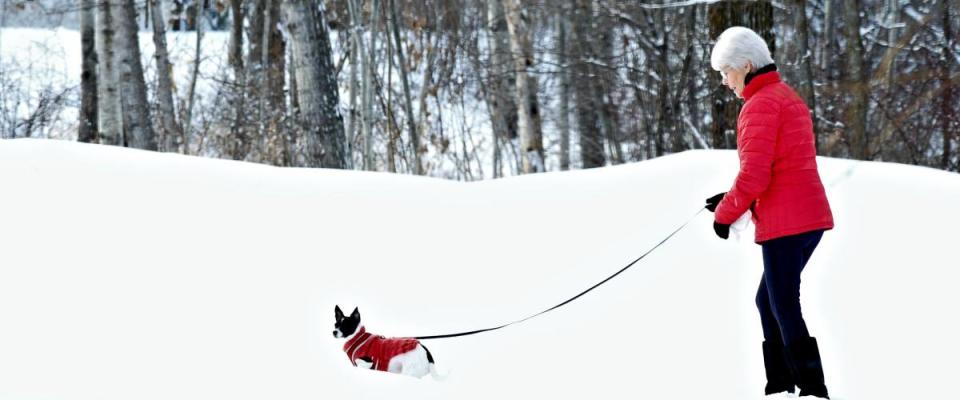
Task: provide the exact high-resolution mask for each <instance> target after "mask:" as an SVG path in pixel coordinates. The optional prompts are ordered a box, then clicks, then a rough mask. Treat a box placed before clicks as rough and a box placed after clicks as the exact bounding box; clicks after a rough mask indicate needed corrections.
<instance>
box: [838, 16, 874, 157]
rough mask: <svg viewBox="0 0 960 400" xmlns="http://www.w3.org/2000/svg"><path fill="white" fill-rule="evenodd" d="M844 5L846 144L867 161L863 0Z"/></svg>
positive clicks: (869, 153) (857, 155)
mask: <svg viewBox="0 0 960 400" xmlns="http://www.w3.org/2000/svg"><path fill="white" fill-rule="evenodd" d="M843 6H844V25H843V26H844V36H845V40H846V43H847V44H846V47H847V48H846V51H845V53H846V56H847V68H848V73H847V79H845V82H844V84H845V86H846V88H847V90H846V92H847V93H849V95H850V97H851V99H850V103H849V105H848V106H847V107H846V118H845V120H846V129H847V141H848V143H849V144H850V155H851V156H852V157H853V158H854V159H858V160H867V159H870V157H871V150H870V137H869V136H868V135H867V106H868V103H867V101H868V99H867V95H868V94H867V89H868V87H867V85H868V82H867V71H866V65H865V63H864V56H865V54H864V50H863V43H862V42H861V41H860V0H845V1H844V2H843Z"/></svg>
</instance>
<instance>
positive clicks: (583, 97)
mask: <svg viewBox="0 0 960 400" xmlns="http://www.w3.org/2000/svg"><path fill="white" fill-rule="evenodd" d="M592 3H593V2H592V0H577V1H576V3H575V5H574V12H573V18H574V19H573V30H572V32H571V33H572V36H573V37H572V39H573V43H571V44H572V46H571V48H570V62H572V63H573V64H572V65H571V67H570V70H571V71H572V72H573V76H572V78H573V91H574V94H575V96H576V106H575V108H576V114H577V131H578V132H579V133H580V154H581V156H580V158H581V160H582V163H583V168H584V169H586V168H596V167H602V166H604V165H605V164H606V157H605V155H604V152H603V136H602V135H601V133H602V131H601V130H600V128H599V124H598V119H597V110H599V104H596V96H595V95H594V93H593V87H592V85H593V83H594V82H593V77H592V76H591V75H592V74H591V71H592V70H591V68H590V65H589V64H588V63H587V59H588V58H591V56H592V53H591V50H590V39H589V38H590V37H591V35H592V34H593V32H594V30H593V8H592Z"/></svg>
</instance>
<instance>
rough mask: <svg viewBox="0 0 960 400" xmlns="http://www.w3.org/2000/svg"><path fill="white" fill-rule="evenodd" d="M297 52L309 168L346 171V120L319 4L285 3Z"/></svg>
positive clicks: (291, 0)
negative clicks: (341, 110)
mask: <svg viewBox="0 0 960 400" xmlns="http://www.w3.org/2000/svg"><path fill="white" fill-rule="evenodd" d="M283 16H284V20H285V21H286V24H287V32H289V35H290V39H291V40H290V42H291V45H292V49H293V64H295V70H296V75H297V77H296V79H297V85H298V88H297V90H298V93H297V98H298V99H299V102H300V121H299V122H300V123H301V124H302V125H301V126H302V127H303V128H304V129H305V130H306V131H307V137H306V145H307V163H306V164H307V165H306V166H308V167H323V168H344V167H345V166H346V160H345V154H344V140H345V138H344V132H343V117H342V116H341V115H340V95H339V92H338V86H337V79H336V71H335V70H334V66H333V65H334V64H333V59H332V52H331V49H330V39H329V37H328V36H327V25H326V18H325V16H324V11H323V10H322V7H321V5H320V4H318V3H317V2H316V1H303V0H284V2H283Z"/></svg>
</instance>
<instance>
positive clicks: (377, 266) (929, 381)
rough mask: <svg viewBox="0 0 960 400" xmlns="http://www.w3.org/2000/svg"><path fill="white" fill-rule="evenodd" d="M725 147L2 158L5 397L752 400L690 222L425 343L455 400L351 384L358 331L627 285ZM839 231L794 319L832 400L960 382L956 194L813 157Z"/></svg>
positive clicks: (726, 308)
mask: <svg viewBox="0 0 960 400" xmlns="http://www.w3.org/2000/svg"><path fill="white" fill-rule="evenodd" d="M737 165H738V163H737V159H736V154H735V153H734V152H732V151H690V152H685V153H681V154H677V155H673V156H668V157H663V158H660V159H656V160H652V161H646V162H642V163H635V164H629V165H623V166H618V167H612V168H602V169H594V170H587V171H575V172H563V173H548V174H542V175H536V176H523V177H516V178H507V179H501V180H494V181H483V182H477V183H469V184H467V183H456V182H451V181H445V180H438V179H431V178H422V177H411V176H400V175H389V174H382V173H365V172H352V171H335V170H318V169H315V170H307V169H279V168H274V167H268V166H262V165H255V164H248V163H240V162H234V161H224V160H212V159H203V158H194V157H186V156H180V155H175V154H160V153H153V152H144V151H138V150H130V149H123V148H116V147H106V146H97V145H88V144H80V143H73V142H65V141H43V140H27V139H19V140H5V141H0V399H17V400H33V399H45V400H53V399H84V400H85V399H91V400H92V399H97V400H106V399H123V400H129V399H178V400H187V399H204V400H210V399H231V400H238V399H264V398H273V399H490V398H509V399H512V398H537V399H568V398H569V399H575V398H590V399H595V398H618V399H619V398H631V399H643V398H652V399H758V398H761V397H762V388H763V383H764V378H763V369H762V359H761V348H760V343H761V341H762V339H761V331H760V324H759V319H758V317H757V315H756V311H755V308H754V302H753V298H754V294H755V291H756V286H757V284H758V282H759V278H760V273H761V270H762V262H761V257H760V248H759V246H756V245H755V244H753V243H752V242H751V240H750V239H746V238H745V239H744V240H742V241H740V242H737V241H733V240H729V241H722V240H720V239H718V238H717V237H715V236H714V234H713V232H712V229H711V225H710V223H711V218H712V215H711V214H709V213H707V212H703V213H702V214H700V215H699V216H697V217H696V218H695V219H694V220H693V222H691V223H690V225H688V226H687V227H686V228H685V229H684V230H682V231H681V232H680V233H678V234H677V235H676V236H675V237H674V238H673V239H672V240H671V241H669V242H667V243H666V244H664V245H663V246H662V247H661V248H659V249H657V250H656V251H655V252H653V253H652V254H651V255H650V256H648V257H647V258H646V259H644V260H643V261H641V262H640V263H639V264H637V265H636V266H635V267H633V269H631V270H629V271H627V272H625V273H624V274H622V275H620V276H619V277H617V278H616V279H614V280H612V281H610V282H609V283H607V284H606V285H604V286H601V287H600V288H598V289H597V290H595V291H594V292H591V293H589V294H588V295H586V296H584V297H582V298H580V299H579V300H577V301H575V302H573V303H571V304H569V305H567V306H566V307H563V308H560V309H558V310H556V311H554V312H552V313H548V314H546V315H543V316H541V317H539V318H535V319H533V320H530V321H528V322H525V323H522V324H519V325H515V326H511V327H508V328H505V329H502V330H499V331H495V332H489V333H484V334H480V335H476V336H470V337H464V338H455V339H442V340H433V341H427V342H426V343H425V344H426V345H427V346H428V347H429V348H430V350H431V351H432V352H433V354H434V356H435V357H436V359H437V363H438V366H439V368H440V370H441V371H444V372H448V373H449V374H450V375H449V377H448V378H447V379H446V380H445V381H434V380H432V379H430V378H425V379H423V380H417V379H413V378H408V377H404V376H396V375H391V374H386V373H381V372H375V371H365V370H360V369H357V368H354V367H352V366H351V364H350V362H349V361H348V360H347V357H346V356H345V355H344V353H343V351H342V350H341V348H342V345H343V341H342V340H341V339H335V338H333V336H332V334H331V331H332V329H333V308H334V305H335V304H340V305H341V307H343V308H345V309H346V310H347V311H348V312H349V310H352V309H353V307H354V306H359V307H360V311H361V314H362V316H363V320H364V322H365V325H366V326H367V327H368V329H369V330H370V331H372V332H374V333H378V334H384V335H388V336H394V335H396V336H405V335H428V334H438V333H448V332H453V331H461V330H469V329H477V328H483V327H488V326H492V325H497V324H500V323H503V322H508V321H512V320H516V319H519V318H522V317H525V316H527V315H529V314H531V313H534V312H537V311H540V310H542V309H544V308H547V307H549V306H552V305H554V304H555V303H558V302H560V301H562V300H565V299H566V298H568V297H569V296H572V295H573V294H576V293H578V292H579V291H581V290H583V289H585V288H587V287H589V286H590V285H592V284H594V283H596V282H597V281H599V280H601V279H603V278H604V277H606V276H608V275H609V274H611V273H613V272H615V271H616V270H618V269H620V268H621V267H623V266H624V265H625V264H626V263H628V262H629V261H631V260H633V259H634V258H636V257H637V256H639V255H640V254H641V253H643V252H644V251H646V250H647V249H649V248H650V247H652V246H653V245H655V244H656V243H657V242H659V241H660V240H661V239H662V238H663V237H664V236H665V235H667V234H668V233H669V232H670V231H672V230H673V229H675V228H676V227H678V226H679V225H680V224H682V223H683V222H685V221H687V220H688V219H689V218H690V217H691V216H693V215H694V213H695V212H696V211H697V210H698V208H699V207H701V206H702V204H703V199H705V198H706V197H709V196H711V195H713V194H715V193H716V192H719V191H723V190H726V189H727V188H728V187H729V184H730V183H731V182H732V179H733V176H734V174H735V173H736V168H737ZM820 165H821V173H822V176H823V178H824V181H825V183H826V184H827V185H828V189H827V190H828V196H829V198H830V201H831V204H832V206H833V212H834V216H835V219H836V225H837V228H836V229H835V230H833V231H830V232H828V233H827V234H826V235H825V236H824V239H823V241H822V243H821V245H820V247H819V248H818V250H817V252H816V253H815V255H814V257H813V259H812V260H811V262H810V264H809V265H808V266H807V269H806V271H805V272H804V275H803V279H804V286H803V289H802V301H803V307H804V312H805V316H806V319H807V323H808V325H809V327H810V329H811V331H812V333H813V334H814V335H815V336H817V337H818V340H819V343H820V346H821V351H822V354H823V360H824V365H825V372H826V379H827V383H828V386H829V388H830V391H831V393H832V394H833V395H834V396H835V398H840V399H846V400H851V399H857V400H860V399H871V400H872V399H945V398H950V397H951V396H955V393H956V385H955V382H956V376H957V375H958V373H960V364H958V362H957V360H958V359H960V343H958V341H957V337H960V321H958V317H957V313H956V309H957V308H958V306H960V291H958V290H957V289H956V282H957V278H958V277H960V272H958V271H957V268H958V266H960V263H958V257H960V252H958V250H957V245H958V242H957V238H958V235H957V233H956V232H957V228H958V226H960V208H958V206H957V205H958V201H960V175H957V174H952V173H946V172H941V171H936V170H932V169H925V168H919V167H912V166H903V165H895V164H884V163H856V162H851V161H845V160H836V159H826V158H821V159H820Z"/></svg>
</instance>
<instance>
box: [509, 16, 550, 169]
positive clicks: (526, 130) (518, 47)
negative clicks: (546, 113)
mask: <svg viewBox="0 0 960 400" xmlns="http://www.w3.org/2000/svg"><path fill="white" fill-rule="evenodd" d="M503 7H504V10H505V11H506V17H507V29H508V30H509V31H510V49H511V50H512V52H513V65H514V68H516V74H517V84H516V90H517V115H518V116H519V119H518V122H519V123H518V124H517V128H518V129H517V130H518V131H519V133H520V149H521V157H522V158H523V172H524V173H533V172H544V171H545V169H544V168H545V163H544V159H543V133H542V132H541V123H540V104H539V101H538V99H537V97H538V96H537V92H538V85H537V77H536V76H535V75H530V74H529V73H528V70H529V69H530V68H532V67H533V65H534V58H533V45H532V44H531V42H530V29H529V28H528V25H529V22H528V20H527V16H526V15H525V13H524V11H523V7H522V4H521V0H503Z"/></svg>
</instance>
